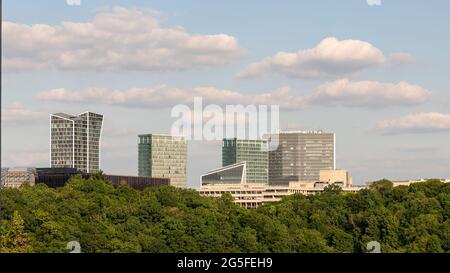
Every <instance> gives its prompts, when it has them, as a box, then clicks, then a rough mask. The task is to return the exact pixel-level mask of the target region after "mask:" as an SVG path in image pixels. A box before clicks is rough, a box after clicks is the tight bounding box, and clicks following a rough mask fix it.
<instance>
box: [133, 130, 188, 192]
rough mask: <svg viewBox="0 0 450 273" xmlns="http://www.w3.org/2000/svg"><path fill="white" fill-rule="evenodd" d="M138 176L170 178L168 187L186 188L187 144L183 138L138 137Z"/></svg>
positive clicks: (165, 136)
mask: <svg viewBox="0 0 450 273" xmlns="http://www.w3.org/2000/svg"><path fill="white" fill-rule="evenodd" d="M138 161H139V163H138V164H139V166H138V174H139V176H150V177H160V178H170V185H172V186H175V187H180V188H185V187H186V182H187V175H186V174H187V142H186V139H185V138H183V137H177V136H170V135H159V134H145V135H139V136H138Z"/></svg>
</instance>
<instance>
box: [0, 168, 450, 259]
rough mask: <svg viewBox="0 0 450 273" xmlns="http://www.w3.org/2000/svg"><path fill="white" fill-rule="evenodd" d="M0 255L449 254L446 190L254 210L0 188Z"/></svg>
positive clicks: (192, 196)
mask: <svg viewBox="0 0 450 273" xmlns="http://www.w3.org/2000/svg"><path fill="white" fill-rule="evenodd" d="M1 201H2V204H1V205H2V207H1V209H2V225H1V232H2V238H1V242H2V248H1V252H67V251H68V250H67V249H66V244H67V242H69V241H78V242H80V244H81V251H82V252H85V253H86V252H165V253H167V252H181V253H183V252H219V253H220V252H365V251H366V245H367V243H368V242H370V241H378V242H380V244H381V249H382V251H383V252H450V219H449V216H450V184H445V183H441V182H439V181H436V180H430V181H428V182H425V183H417V184H413V185H411V186H409V187H407V186H400V187H395V188H394V187H393V186H392V183H391V182H390V181H388V180H381V181H377V182H375V183H373V184H372V185H371V187H370V188H369V189H364V190H361V191H360V192H358V193H343V192H342V191H341V189H340V188H339V187H333V186H331V187H327V188H326V189H325V191H324V192H322V193H320V194H317V195H314V196H303V195H291V196H288V197H286V198H285V199H283V200H282V201H281V202H277V203H272V204H267V205H264V206H262V207H260V208H258V209H244V208H241V207H239V206H237V205H235V204H234V203H233V197H232V196H231V195H229V194H224V195H223V196H222V197H220V198H208V197H201V196H199V195H198V193H197V192H196V191H194V190H185V189H177V188H174V187H170V186H161V187H155V188H146V189H144V190H143V191H137V190H134V189H132V188H129V187H128V186H126V185H121V186H119V187H116V188H115V187H113V186H112V185H111V184H109V183H107V182H105V179H104V176H103V174H102V173H98V174H96V175H94V176H93V177H91V178H90V179H88V180H84V179H82V178H81V177H74V178H72V179H71V181H70V182H69V183H68V184H67V185H66V186H64V187H62V188H58V189H51V188H48V187H47V186H45V185H43V184H38V185H36V186H34V187H30V186H25V187H21V188H19V189H2V190H1Z"/></svg>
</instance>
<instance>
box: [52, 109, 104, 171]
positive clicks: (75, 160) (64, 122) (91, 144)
mask: <svg viewBox="0 0 450 273" xmlns="http://www.w3.org/2000/svg"><path fill="white" fill-rule="evenodd" d="M102 126H103V116H102V115H100V114H96V113H92V112H84V113H81V114H78V115H76V116H73V115H69V114H66V113H56V114H51V115H50V166H51V167H52V168H63V167H69V168H76V169H78V170H80V171H83V172H87V173H95V172H97V171H99V170H100V139H101V133H102Z"/></svg>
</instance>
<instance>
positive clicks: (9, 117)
mask: <svg viewBox="0 0 450 273" xmlns="http://www.w3.org/2000/svg"><path fill="white" fill-rule="evenodd" d="M46 117H47V118H48V116H47V115H46V114H45V113H43V112H39V111H34V110H30V109H28V108H26V107H25V106H24V105H23V104H22V103H20V102H14V103H12V104H10V105H7V106H6V107H4V108H3V109H2V122H4V123H5V124H27V123H30V122H36V121H38V120H45V121H47V119H45V118H46Z"/></svg>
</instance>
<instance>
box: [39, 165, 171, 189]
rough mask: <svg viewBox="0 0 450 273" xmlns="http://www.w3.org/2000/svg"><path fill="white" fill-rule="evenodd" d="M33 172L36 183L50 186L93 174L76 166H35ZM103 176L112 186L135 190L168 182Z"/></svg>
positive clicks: (126, 176) (152, 178) (125, 176)
mask: <svg viewBox="0 0 450 273" xmlns="http://www.w3.org/2000/svg"><path fill="white" fill-rule="evenodd" d="M34 174H35V181H36V184H39V183H42V184H45V185H47V186H48V187H50V188H59V187H64V185H66V184H67V182H69V181H70V178H71V177H73V176H80V177H82V178H84V179H89V178H91V177H92V176H93V174H92V173H86V172H82V171H80V170H78V169H76V168H36V169H35V170H34ZM103 177H104V179H105V181H107V182H109V183H111V184H112V185H113V186H120V185H127V186H129V187H131V188H133V189H137V190H142V189H144V188H145V187H157V186H162V185H169V183H170V179H169V178H155V177H144V176H129V175H113V174H103Z"/></svg>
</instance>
